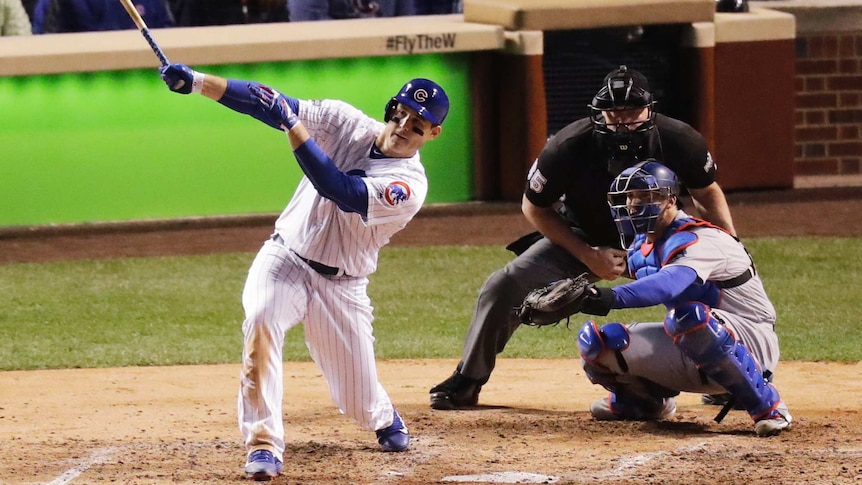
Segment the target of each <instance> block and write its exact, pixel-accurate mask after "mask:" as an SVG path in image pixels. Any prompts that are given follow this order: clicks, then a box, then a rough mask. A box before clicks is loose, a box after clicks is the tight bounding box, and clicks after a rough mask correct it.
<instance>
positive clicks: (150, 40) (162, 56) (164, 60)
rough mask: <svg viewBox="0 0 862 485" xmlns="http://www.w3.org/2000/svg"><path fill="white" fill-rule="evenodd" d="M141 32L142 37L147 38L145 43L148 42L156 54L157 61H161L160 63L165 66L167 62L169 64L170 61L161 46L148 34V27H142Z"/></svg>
mask: <svg viewBox="0 0 862 485" xmlns="http://www.w3.org/2000/svg"><path fill="white" fill-rule="evenodd" d="M141 34H143V36H144V38H145V39H147V43H148V44H150V48H151V49H153V52H155V53H156V56H158V58H159V61H160V62H161V63H162V65H163V66H167V65H168V64H170V62H169V61H168V56H166V55H165V53H164V52H162V49H161V47H159V45H158V44H156V41H155V40H153V36H151V35H150V29H148V28H146V27H144V28H142V29H141Z"/></svg>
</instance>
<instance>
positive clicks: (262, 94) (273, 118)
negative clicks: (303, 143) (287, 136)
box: [248, 84, 299, 130]
mask: <svg viewBox="0 0 862 485" xmlns="http://www.w3.org/2000/svg"><path fill="white" fill-rule="evenodd" d="M248 89H249V91H251V94H252V95H253V96H254V97H255V98H257V100H258V102H260V104H261V107H262V108H263V115H264V117H265V118H266V121H267V122H268V123H269V124H271V125H275V126H281V127H282V128H286V129H288V130H290V129H292V128H293V127H294V126H296V124H297V123H299V117H298V116H296V113H294V112H293V109H291V107H290V104H289V103H288V102H287V97H285V95H283V94H281V93H279V92H278V91H276V90H275V89H272V88H271V87H269V86H264V85H263V84H249V86H248Z"/></svg>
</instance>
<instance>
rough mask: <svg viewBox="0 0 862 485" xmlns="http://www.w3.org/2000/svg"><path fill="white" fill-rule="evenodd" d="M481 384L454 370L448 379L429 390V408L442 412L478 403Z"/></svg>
mask: <svg viewBox="0 0 862 485" xmlns="http://www.w3.org/2000/svg"><path fill="white" fill-rule="evenodd" d="M482 384H484V383H483V382H481V381H479V380H476V379H470V378H469V377H464V376H463V375H461V372H460V371H458V370H456V371H455V372H454V373H452V375H451V376H449V378H448V379H446V380H445V381H443V382H441V383H440V384H437V385H436V386H434V387H432V388H431V391H430V392H431V407H432V408H433V409H439V410H443V411H452V410H455V409H461V408H468V407H472V406H475V405H476V404H477V403H478V402H479V391H481V390H482Z"/></svg>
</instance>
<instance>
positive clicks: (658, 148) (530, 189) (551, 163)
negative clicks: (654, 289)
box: [525, 114, 716, 248]
mask: <svg viewBox="0 0 862 485" xmlns="http://www.w3.org/2000/svg"><path fill="white" fill-rule="evenodd" d="M641 151H642V153H639V154H638V159H639V160H646V159H647V158H655V159H656V160H657V161H659V162H661V163H662V164H664V165H665V166H667V167H668V168H670V169H671V170H673V171H674V173H676V175H677V177H678V178H679V180H680V183H681V184H682V185H683V186H684V187H687V188H691V189H700V188H704V187H707V186H709V185H710V184H712V183H713V182H714V181H715V169H716V167H715V163H713V160H712V156H711V155H710V154H709V151H708V149H707V146H706V140H705V139H704V138H703V136H702V135H701V134H700V133H698V132H697V130H695V129H694V128H692V127H691V126H689V125H688V124H686V123H684V122H682V121H679V120H676V119H673V118H670V117H667V116H664V115H662V114H656V117H655V128H654V129H653V130H652V132H651V133H650V136H649V141H648V142H647V144H646V146H645V147H644V148H643V149H642V150H641ZM617 175H619V174H618V173H610V172H608V155H607V151H606V150H605V149H604V148H602V146H601V144H600V143H599V142H598V139H597V138H596V135H595V133H594V132H593V127H592V124H591V123H590V119H589V118H583V119H580V120H577V121H575V122H573V123H571V124H569V125H567V126H566V127H564V128H563V129H562V130H560V131H559V132H558V133H557V134H556V135H554V136H553V137H552V138H551V139H550V140H548V143H547V144H546V145H545V147H544V149H543V150H542V153H540V154H539V158H537V159H536V162H535V163H534V164H533V167H532V168H531V169H530V173H529V175H528V176H527V178H528V180H527V188H526V191H525V194H526V197H527V199H528V200H529V201H530V202H532V203H533V204H535V205H536V206H538V207H550V206H552V205H554V204H555V203H556V202H558V201H560V199H561V197H563V204H564V207H565V217H566V218H567V219H568V220H569V223H570V224H571V225H572V227H575V228H578V229H579V231H578V232H579V233H581V235H582V236H583V237H584V238H585V239H586V241H587V243H588V244H590V245H592V246H611V247H617V248H619V247H620V236H619V233H618V232H617V227H616V225H615V224H614V221H613V219H612V217H611V213H610V208H609V206H608V189H609V188H610V185H611V182H613V180H614V178H615V177H616V176H617Z"/></svg>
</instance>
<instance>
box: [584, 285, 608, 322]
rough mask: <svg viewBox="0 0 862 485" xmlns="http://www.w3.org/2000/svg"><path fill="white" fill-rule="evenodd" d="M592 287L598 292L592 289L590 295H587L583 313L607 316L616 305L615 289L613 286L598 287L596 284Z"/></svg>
mask: <svg viewBox="0 0 862 485" xmlns="http://www.w3.org/2000/svg"><path fill="white" fill-rule="evenodd" d="M591 289H592V290H595V291H596V294H593V292H592V291H590V295H589V296H587V299H586V300H584V304H583V306H582V307H581V313H587V314H589V315H599V316H605V315H607V314H608V313H610V312H611V308H613V306H614V290H612V289H611V288H597V287H595V286H594V287H593V288H591ZM588 291H589V290H588Z"/></svg>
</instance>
